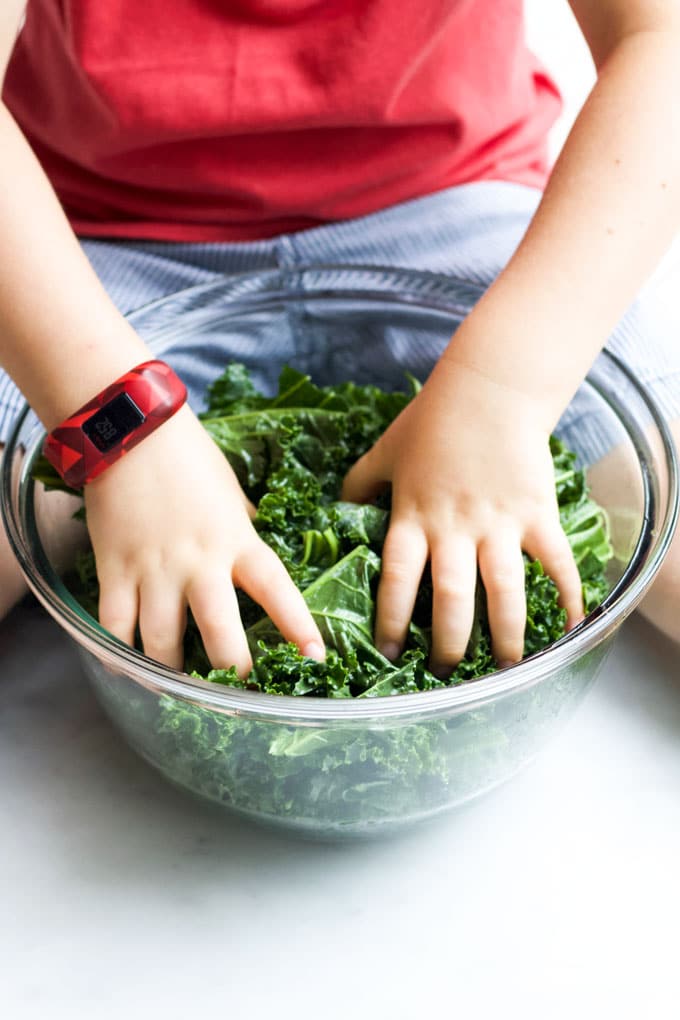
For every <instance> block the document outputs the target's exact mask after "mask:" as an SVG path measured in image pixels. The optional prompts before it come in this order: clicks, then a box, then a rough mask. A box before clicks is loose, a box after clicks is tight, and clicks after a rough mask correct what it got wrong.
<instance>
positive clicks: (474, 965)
mask: <svg viewBox="0 0 680 1020" xmlns="http://www.w3.org/2000/svg"><path fill="white" fill-rule="evenodd" d="M527 10H528V15H529V37H530V40H531V42H532V45H533V46H534V47H535V48H536V49H537V50H538V51H539V52H540V53H541V55H543V56H544V58H545V59H546V60H547V61H549V62H550V64H551V66H552V67H553V68H554V70H555V72H556V74H557V77H558V80H559V82H560V84H561V86H562V87H563V89H564V90H565V92H566V100H567V102H566V113H565V118H564V119H563V121H562V123H561V124H560V125H559V126H558V128H557V129H556V132H555V134H554V147H555V148H556V147H557V146H558V145H559V142H560V141H561V139H562V138H563V136H564V133H565V132H566V129H567V126H568V123H569V120H570V119H571V118H572V117H573V114H574V112H575V110H576V108H577V107H578V103H579V102H580V101H581V99H582V98H583V96H584V95H585V93H586V92H587V89H588V88H589V86H590V84H591V82H592V68H591V67H590V65H589V63H588V60H587V57H586V55H585V49H584V46H583V43H582V41H581V40H580V39H579V37H578V35H577V33H576V30H575V27H574V24H573V19H571V16H570V15H569V13H568V10H567V8H566V5H565V4H564V3H549V2H548V0H528V2H527ZM0 661H2V664H3V669H2V676H1V678H0V769H1V773H0V774H1V775H2V779H3V788H2V795H1V796H0V812H1V822H0V825H1V827H0V1015H1V1016H2V1017H7V1018H10V1020H34V1018H35V1020H38V1018H40V1020H48V1018H49V1020H58V1018H61V1017H68V1018H70V1020H81V1018H83V1020H85V1018H87V1020H109V1018H112V1020H113V1018H116V1020H119V1018H123V1017H129V1018H131V1020H137V1018H138V1017H142V1016H144V1017H150V1018H155V1017H162V1018H164V1020H175V1018H178V1020H179V1018H186V1017H191V1018H200V1020H203V1018H204V1017H206V1018H207V1017H210V1018H212V1017H223V1016H224V1017H230V1018H234V1020H245V1018H248V1020H270V1018H271V1020H307V1018H312V1017H314V1018H317V1017H319V1018H321V1020H336V1018H338V1020H339V1018H343V1020H345V1018H347V1017H355V1018H357V1020H369V1018H370V1020H387V1018H389V1020H415V1018H419V1017H421V1016H424V1017H425V1016H427V1017H430V1016H431V1017H437V1018H438V1017H447V1018H449V1017H451V1018H452V1017H455V1016H457V1015H458V1014H460V1015H463V1016H464V1017H465V1018H466V1020H475V1018H478V1017H480V1018H483V1020H486V1018H491V1017H493V1018H497V1017H522V1018H523V1020H533V1018H534V1017H535V1018H539V1017H540V1018H541V1020H561V1018H562V1017H564V1018H566V1017H569V1018H570V1020H572V1018H579V1020H591V1018H598V1020H600V1018H604V1020H608V1018H610V1017H611V1018H613V1017H616V1018H617V1020H618V1018H621V1017H636V1018H640V1017H644V1018H648V1017H651V1018H654V1020H665V1018H666V1017H669V1018H673V1020H677V1017H678V1015H680V1001H679V1000H680V996H679V995H678V992H677V979H676V972H677V966H678V959H677V958H678V950H679V948H680V937H679V935H678V929H679V927H680V657H679V656H678V652H677V650H676V649H674V648H672V647H671V646H670V644H669V643H668V642H666V641H664V640H663V639H662V638H661V637H659V636H658V635H657V634H656V633H655V632H654V631H653V630H652V629H651V628H650V627H648V626H647V625H646V624H644V622H643V621H641V620H639V619H635V618H633V619H631V620H629V621H628V622H627V623H626V624H625V626H624V628H623V630H622V632H621V634H620V636H619V639H618V642H617V645H616V647H615V649H614V651H613V652H612V655H611V657H610V658H609V660H608V662H607V664H606V666H605V668H604V671H603V673H602V675H601V676H600V679H599V680H598V682H597V684H596V685H595V687H594V688H593V690H591V692H590V693H589V694H588V696H587V698H586V700H585V702H584V703H583V705H582V706H581V707H580V709H579V710H578V712H577V714H576V716H575V717H574V718H573V719H572V720H571V722H570V723H569V724H568V726H567V728H566V729H565V730H564V731H563V733H562V735H561V736H560V737H559V738H557V739H556V740H555V742H554V743H553V744H552V745H551V746H550V747H549V748H548V749H547V750H546V751H545V752H544V753H543V755H542V756H541V757H539V759H538V761H537V762H536V763H535V764H534V765H532V766H531V767H530V768H529V769H528V770H526V771H525V772H523V773H522V774H521V775H519V776H517V777H516V778H515V779H513V780H512V781H511V782H510V783H509V784H507V785H506V786H504V787H502V788H500V789H498V790H496V791H495V792H493V793H492V794H490V795H488V796H487V797H486V798H484V799H482V800H480V801H478V802H476V803H474V804H472V805H469V806H468V807H467V808H465V809H463V810H460V811H458V812H456V813H454V814H451V815H448V816H445V817H443V818H440V819H438V820H437V821H436V822H434V823H430V824H428V825H425V826H422V827H421V828H418V829H415V830H413V831H412V832H410V833H408V834H404V835H403V836H401V837H399V838H393V839H391V840H385V841H380V842H375V843H364V844H356V845H344V846H337V847H334V846H327V845H314V844H308V843H302V842H298V841H295V840H292V839H288V838H285V837H283V836H281V835H278V834H267V833H265V832H263V831H261V830H259V829H256V828H253V827H250V826H249V825H247V824H246V823H245V822H242V821H240V820H237V819H229V818H228V817H226V816H225V817H221V816H218V815H216V814H214V813H213V812H212V811H211V810H209V809H207V808H204V807H202V806H201V805H199V804H198V803H196V802H194V801H192V800H191V799H189V798H188V797H185V796H184V795H182V794H181V793H179V792H176V791H175V790H174V789H172V788H171V787H169V786H168V785H167V784H166V783H165V782H164V781H163V780H162V779H161V778H160V777H158V776H156V774H155V773H154V772H153V771H152V770H151V769H150V768H149V767H148V766H146V765H145V764H144V763H143V762H142V761H141V760H139V759H138V758H137V757H136V756H135V754H134V753H133V752H132V751H130V750H129V749H128V748H127V746H126V745H125V744H124V743H123V741H122V739H121V738H120V737H119V736H118V735H117V733H116V732H115V731H114V730H113V729H112V727H111V726H110V725H109V723H108V722H107V720H106V718H105V717H104V715H103V713H102V711H101V710H100V709H99V707H98V705H97V703H96V702H95V700H94V698H93V696H92V694H91V692H90V689H89V687H88V685H87V682H86V680H85V678H84V675H83V673H82V670H81V668H80V665H79V661H78V659H77V657H76V654H75V651H74V650H73V648H72V647H71V645H70V643H69V642H68V640H67V639H66V638H65V637H64V635H63V634H62V633H61V632H59V631H58V629H57V628H56V626H55V625H54V624H53V623H52V622H51V621H50V620H49V619H48V618H47V616H46V615H45V614H44V613H43V612H42V610H40V609H38V608H37V607H32V608H31V607H27V606H24V607H20V608H19V609H18V610H16V611H15V612H14V614H13V615H12V616H11V617H10V618H9V620H8V621H7V622H6V624H4V625H3V626H2V627H1V628H0Z"/></svg>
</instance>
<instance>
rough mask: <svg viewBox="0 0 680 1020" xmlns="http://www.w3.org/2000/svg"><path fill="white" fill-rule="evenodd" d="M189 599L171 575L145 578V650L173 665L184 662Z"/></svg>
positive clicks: (142, 629) (142, 590)
mask: <svg viewBox="0 0 680 1020" xmlns="http://www.w3.org/2000/svg"><path fill="white" fill-rule="evenodd" d="M186 622H187V619H186V603H185V600H184V595H183V593H182V592H181V590H180V589H178V588H177V587H174V586H173V585H171V584H170V583H169V582H168V580H167V578H165V577H160V578H157V579H154V580H144V581H142V584H141V585H140V589H139V630H140V633H141V635H142V645H143V647H144V654H145V655H148V657H149V658H150V659H155V660H156V661H157V662H162V663H163V665H164V666H170V668H171V669H182V667H183V665H184V650H183V639H184V631H185V630H186Z"/></svg>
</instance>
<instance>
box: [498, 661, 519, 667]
mask: <svg viewBox="0 0 680 1020" xmlns="http://www.w3.org/2000/svg"><path fill="white" fill-rule="evenodd" d="M514 665H515V663H514V662H513V661H512V659H500V660H499V662H498V668H499V669H509V668H510V666H514Z"/></svg>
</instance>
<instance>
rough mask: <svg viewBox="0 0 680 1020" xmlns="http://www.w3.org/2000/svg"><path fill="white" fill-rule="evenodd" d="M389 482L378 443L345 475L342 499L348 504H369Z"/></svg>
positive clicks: (386, 466)
mask: <svg viewBox="0 0 680 1020" xmlns="http://www.w3.org/2000/svg"><path fill="white" fill-rule="evenodd" d="M389 481H390V471H389V468H388V465H387V463H386V460H385V457H384V454H383V451H382V449H381V444H380V442H378V443H376V445H375V446H374V447H373V448H372V449H370V450H369V451H368V453H365V454H364V456H363V457H361V458H360V459H359V460H358V461H357V462H356V464H355V465H354V467H351V468H350V469H349V471H348V472H347V474H346V475H345V480H344V482H343V483H342V498H343V499H344V500H347V501H348V502H349V503H370V502H372V501H373V500H374V499H375V498H376V496H377V495H379V493H380V492H382V490H383V489H384V488H385V487H386V486H387V485H388V483H389Z"/></svg>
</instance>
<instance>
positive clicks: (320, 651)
mask: <svg viewBox="0 0 680 1020" xmlns="http://www.w3.org/2000/svg"><path fill="white" fill-rule="evenodd" d="M302 654H303V655H304V656H305V657H306V658H307V659H316V660H317V662H323V661H324V659H325V658H326V649H325V648H324V646H323V645H320V644H319V642H318V641H310V642H309V644H306V645H305V647H304V648H303V649H302Z"/></svg>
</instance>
